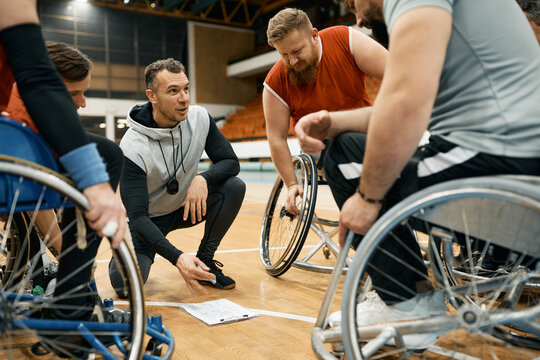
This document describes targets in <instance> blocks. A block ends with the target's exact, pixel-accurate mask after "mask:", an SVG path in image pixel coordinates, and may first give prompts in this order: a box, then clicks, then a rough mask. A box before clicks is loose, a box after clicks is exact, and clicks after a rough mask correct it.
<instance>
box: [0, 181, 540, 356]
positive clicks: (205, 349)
mask: <svg viewBox="0 0 540 360" xmlns="http://www.w3.org/2000/svg"><path fill="white" fill-rule="evenodd" d="M253 174H256V173H251V175H250V173H245V174H242V177H243V178H244V180H245V181H246V184H247V192H246V196H245V199H244V203H243V205H242V208H241V210H240V213H239V215H238V217H237V219H236V221H235V222H234V224H233V225H232V227H231V229H230V230H229V232H228V233H227V235H226V236H225V238H224V239H223V241H222V243H221V246H220V248H219V251H218V253H217V254H216V256H215V258H216V259H217V260H219V261H221V262H222V263H223V264H224V265H225V267H224V268H223V270H224V273H225V274H227V275H229V276H231V277H232V278H234V279H235V280H236V282H237V287H236V288H235V289H233V290H218V289H214V288H209V287H205V288H206V289H207V290H208V294H207V295H201V296H198V297H194V296H192V295H191V293H190V292H189V291H188V290H187V288H186V286H185V283H184V281H183V279H182V277H181V276H180V274H179V272H178V270H177V269H176V268H175V267H173V266H172V265H171V264H170V263H169V262H168V261H166V260H165V259H163V258H157V259H156V261H155V263H154V265H153V267H152V270H151V273H150V277H149V279H148V282H147V283H146V286H145V297H146V302H147V311H148V313H149V314H150V315H153V314H161V315H162V316H163V324H164V325H165V326H166V327H167V328H169V329H170V330H171V331H172V333H173V334H174V337H175V341H176V349H175V352H174V355H173V357H172V358H173V359H176V360H179V359H193V360H199V359H204V360H212V359H216V360H218V359H219V360H228V359H242V360H243V359H272V360H273V359H298V360H303V359H316V358H317V357H316V355H315V354H314V353H313V350H312V348H311V331H312V328H313V325H314V322H315V319H316V317H317V315H318V312H319V308H320V305H321V303H322V299H323V297H324V294H325V291H326V288H327V285H328V281H329V278H330V275H329V274H320V273H314V272H309V271H306V270H301V269H297V268H291V269H290V270H289V271H288V272H287V273H285V274H284V275H283V276H281V277H280V278H274V277H272V276H270V275H268V274H267V273H266V271H265V270H264V268H263V266H262V264H261V261H260V257H259V234H260V226H261V221H262V218H263V213H264V209H265V205H266V202H267V199H268V196H269V194H270V191H271V188H272V183H273V179H274V175H267V176H262V177H261V175H253ZM317 213H318V215H319V216H320V217H323V218H328V219H332V220H337V218H338V212H337V208H336V206H335V203H334V201H333V199H332V197H331V194H330V191H329V190H328V188H327V187H320V188H319V195H318V197H317ZM202 233H203V227H202V226H201V225H199V226H196V227H193V228H190V229H184V230H177V231H175V232H173V233H172V234H171V235H170V236H169V239H170V240H171V241H172V242H173V243H174V244H175V245H176V246H177V247H178V248H180V249H182V250H183V251H186V252H196V250H197V248H198V245H199V241H200V238H201V236H202ZM316 243H318V239H317V238H315V237H314V236H313V235H310V237H309V238H308V240H307V242H306V245H308V246H307V247H306V248H307V250H306V248H305V250H304V252H307V251H309V245H313V244H316ZM106 246H108V245H107V244H105V245H102V247H103V249H100V254H99V256H98V261H97V262H98V268H97V271H96V279H97V281H98V287H99V288H100V291H101V296H102V298H108V297H112V298H114V293H113V290H112V288H111V287H110V285H109V282H108V276H107V265H108V260H109V259H110V251H109V250H108V249H107V248H106ZM314 260H315V261H316V262H318V263H320V264H327V265H332V264H333V262H334V260H335V258H334V257H333V256H331V257H330V259H328V260H327V259H325V258H324V256H323V255H322V252H319V253H318V254H317V255H316V257H315V258H314ZM342 281H343V279H342ZM341 290H342V286H341V284H340V286H339V288H338V291H337V295H336V299H337V300H334V303H333V305H332V309H331V310H332V311H335V310H338V309H339V301H340V300H341ZM216 299H228V300H230V301H232V302H234V303H236V304H239V305H241V306H243V307H246V308H250V309H253V310H255V311H257V312H259V314H260V316H259V317H256V318H253V319H249V320H246V321H241V322H236V323H229V324H223V325H215V326H208V325H206V324H205V323H203V322H202V321H199V320H198V319H196V318H194V317H192V316H191V315H189V314H187V313H185V312H184V311H183V310H180V309H179V308H178V307H177V306H178V305H177V303H181V302H187V303H192V302H204V301H209V300H216ZM463 335H465V336H468V338H467V340H466V341H462V340H461V339H464V338H463ZM471 339H472V340H473V341H472V344H471ZM465 342H467V344H466V345H465ZM479 344H480V345H478V346H476V345H475V341H474V336H472V337H471V336H470V335H468V334H466V333H463V332H453V333H450V334H448V335H445V336H442V337H441V338H439V341H438V342H437V344H435V346H432V347H431V348H430V349H428V350H426V351H425V352H424V353H422V354H419V355H413V356H412V357H411V358H412V359H459V360H462V359H463V360H476V359H534V358H539V357H540V352H538V351H537V352H535V351H531V350H527V349H519V348H515V347H513V348H511V349H505V347H504V346H502V345H501V344H500V343H499V342H498V341H497V340H495V339H494V340H493V342H492V343H491V344H485V343H479ZM456 346H457V349H456ZM455 350H457V351H455ZM508 350H511V352H509V351H508ZM0 358H2V356H1V355H0ZM48 358H49V357H47V356H46V357H45V359H48ZM390 358H395V359H397V358H398V357H397V356H396V357H390Z"/></svg>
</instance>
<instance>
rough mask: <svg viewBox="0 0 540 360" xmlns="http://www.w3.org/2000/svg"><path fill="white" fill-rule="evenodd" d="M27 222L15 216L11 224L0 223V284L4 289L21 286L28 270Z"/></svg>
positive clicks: (21, 217) (23, 218)
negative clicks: (15, 285) (16, 285)
mask: <svg viewBox="0 0 540 360" xmlns="http://www.w3.org/2000/svg"><path fill="white" fill-rule="evenodd" d="M5 220H6V221H7V218H6V219H5ZM26 220H27V219H26V218H25V217H24V216H23V215H22V214H15V215H14V216H13V218H12V222H11V224H7V223H6V222H4V221H0V283H1V284H2V286H3V287H4V288H7V287H11V286H12V284H20V283H21V281H22V278H23V276H24V272H25V270H26V264H27V262H28V259H29V255H30V251H29V249H30V242H29V240H28V236H27V234H28V231H27V230H28V226H27V225H28V223H27V221H26Z"/></svg>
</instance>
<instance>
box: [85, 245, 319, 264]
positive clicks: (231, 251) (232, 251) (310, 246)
mask: <svg viewBox="0 0 540 360" xmlns="http://www.w3.org/2000/svg"><path fill="white" fill-rule="evenodd" d="M315 246H317V245H304V246H302V247H303V248H314V247H315ZM276 249H286V247H285V246H282V247H273V248H270V250H276ZM260 250H261V249H260V248H253V249H234V250H218V251H216V254H226V253H239V252H250V251H260ZM188 254H189V255H197V253H195V252H191V253H188ZM158 258H162V256H161V255H156V259H158ZM109 260H110V259H105V260H96V262H97V263H102V262H108V261H109Z"/></svg>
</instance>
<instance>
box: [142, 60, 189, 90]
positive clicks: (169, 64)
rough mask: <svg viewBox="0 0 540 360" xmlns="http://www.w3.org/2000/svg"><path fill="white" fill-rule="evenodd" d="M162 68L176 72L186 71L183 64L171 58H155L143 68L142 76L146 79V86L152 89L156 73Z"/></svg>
mask: <svg viewBox="0 0 540 360" xmlns="http://www.w3.org/2000/svg"><path fill="white" fill-rule="evenodd" d="M162 70H167V71H170V72H173V73H176V74H179V73H182V72H183V73H184V74H185V73H186V69H185V68H184V65H183V64H182V63H181V62H180V61H178V60H175V59H173V58H168V59H165V60H156V61H154V62H153V63H151V64H150V65H148V66H147V67H146V69H144V78H145V80H146V88H147V89H152V90H154V87H155V85H156V84H154V82H155V80H156V75H157V73H159V72H160V71H162Z"/></svg>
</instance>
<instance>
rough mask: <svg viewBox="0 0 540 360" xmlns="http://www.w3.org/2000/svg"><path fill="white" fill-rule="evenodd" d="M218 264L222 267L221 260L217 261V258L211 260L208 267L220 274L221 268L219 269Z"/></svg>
mask: <svg viewBox="0 0 540 360" xmlns="http://www.w3.org/2000/svg"><path fill="white" fill-rule="evenodd" d="M212 265H213V266H212ZM218 266H219V267H223V264H222V263H221V262H219V261H217V260H212V264H211V265H209V267H212V268H214V269H215V271H217V272H219V273H220V274H221V273H223V270H221V269H219V268H218Z"/></svg>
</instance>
